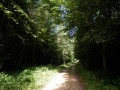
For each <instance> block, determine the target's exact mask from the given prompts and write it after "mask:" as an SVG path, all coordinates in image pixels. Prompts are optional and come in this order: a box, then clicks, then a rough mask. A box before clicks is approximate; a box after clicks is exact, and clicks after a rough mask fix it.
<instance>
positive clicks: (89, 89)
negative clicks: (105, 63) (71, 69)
mask: <svg viewBox="0 0 120 90" xmlns="http://www.w3.org/2000/svg"><path fill="white" fill-rule="evenodd" d="M75 70H76V73H77V74H79V75H80V77H82V79H83V80H84V81H83V82H84V83H85V87H86V90H120V78H119V77H115V76H108V75H103V74H102V73H101V72H100V71H90V70H87V69H85V68H84V67H82V66H81V65H80V64H79V63H77V64H76V65H75Z"/></svg>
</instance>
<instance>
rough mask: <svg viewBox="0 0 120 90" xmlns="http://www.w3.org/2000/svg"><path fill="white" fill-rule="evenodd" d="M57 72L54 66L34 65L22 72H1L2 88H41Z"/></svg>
mask: <svg viewBox="0 0 120 90" xmlns="http://www.w3.org/2000/svg"><path fill="white" fill-rule="evenodd" d="M56 73H57V70H56V69H53V67H52V66H41V67H32V68H28V69H25V70H23V71H22V72H14V73H10V74H7V73H5V72H1V73H0V77H1V78H0V90H33V89H36V90H38V89H41V88H43V86H44V85H46V84H47V82H48V81H49V80H50V79H51V78H52V76H53V75H55V74H56Z"/></svg>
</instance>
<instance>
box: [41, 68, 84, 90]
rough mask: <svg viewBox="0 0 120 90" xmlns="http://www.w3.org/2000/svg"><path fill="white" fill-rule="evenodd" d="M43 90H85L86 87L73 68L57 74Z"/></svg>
mask: <svg viewBox="0 0 120 90" xmlns="http://www.w3.org/2000/svg"><path fill="white" fill-rule="evenodd" d="M42 90H85V87H84V83H83V80H82V79H81V78H80V76H78V75H77V74H75V72H74V67H73V68H72V69H65V70H62V71H61V72H59V73H57V74H56V75H55V76H54V77H53V78H52V79H51V80H50V81H49V82H48V84H47V85H46V86H45V87H44V88H43V89H42Z"/></svg>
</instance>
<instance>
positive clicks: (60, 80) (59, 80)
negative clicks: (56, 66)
mask: <svg viewBox="0 0 120 90" xmlns="http://www.w3.org/2000/svg"><path fill="white" fill-rule="evenodd" d="M65 74H67V73H58V74H56V75H55V76H54V77H53V79H52V80H51V81H50V82H49V83H48V84H47V85H46V86H45V88H43V89H42V90H54V89H56V88H59V87H61V86H62V85H63V84H64V83H65V82H66V79H67V77H65Z"/></svg>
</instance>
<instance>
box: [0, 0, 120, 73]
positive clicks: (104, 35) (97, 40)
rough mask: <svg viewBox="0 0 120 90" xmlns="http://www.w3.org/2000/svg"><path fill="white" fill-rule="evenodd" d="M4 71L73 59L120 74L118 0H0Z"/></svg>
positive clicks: (0, 46) (0, 58) (1, 65)
mask: <svg viewBox="0 0 120 90" xmlns="http://www.w3.org/2000/svg"><path fill="white" fill-rule="evenodd" d="M0 18H1V19H0V69H1V70H13V69H22V68H24V67H29V66H38V65H47V64H52V65H60V64H62V63H65V62H69V61H74V58H76V59H78V60H79V62H80V63H81V64H82V65H83V66H84V67H86V68H88V69H92V70H101V71H103V72H104V73H106V72H108V73H110V72H113V71H114V73H117V74H118V73H120V72H119V70H120V65H119V59H120V57H119V55H120V30H119V29H120V1H119V0H20V1H18V0H1V1H0Z"/></svg>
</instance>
